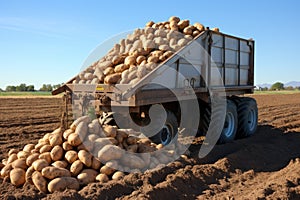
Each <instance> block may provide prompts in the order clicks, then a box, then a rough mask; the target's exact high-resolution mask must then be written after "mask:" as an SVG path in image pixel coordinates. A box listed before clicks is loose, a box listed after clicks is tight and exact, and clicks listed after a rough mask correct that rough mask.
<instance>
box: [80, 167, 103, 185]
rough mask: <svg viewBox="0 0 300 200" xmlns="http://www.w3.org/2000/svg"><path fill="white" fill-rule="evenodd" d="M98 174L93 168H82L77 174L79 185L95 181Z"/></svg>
mask: <svg viewBox="0 0 300 200" xmlns="http://www.w3.org/2000/svg"><path fill="white" fill-rule="evenodd" d="M98 174H99V173H98V172H97V171H96V170H94V169H84V170H82V172H81V173H80V174H78V176H77V179H78V181H79V184H80V185H87V184H89V183H92V182H95V180H96V176H97V175H98Z"/></svg>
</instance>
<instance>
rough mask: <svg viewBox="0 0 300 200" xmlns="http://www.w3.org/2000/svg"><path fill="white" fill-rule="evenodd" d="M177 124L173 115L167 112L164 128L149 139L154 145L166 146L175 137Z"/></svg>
mask: <svg viewBox="0 0 300 200" xmlns="http://www.w3.org/2000/svg"><path fill="white" fill-rule="evenodd" d="M177 132H178V122H177V118H176V116H175V114H174V113H173V112H171V111H167V119H166V122H165V124H164V127H163V128H162V129H161V130H160V131H159V132H158V133H157V134H156V135H155V136H153V137H151V138H150V139H151V140H152V141H153V142H154V143H156V144H163V145H164V146H165V145H168V144H169V143H171V142H172V140H174V139H175V138H176V136H177Z"/></svg>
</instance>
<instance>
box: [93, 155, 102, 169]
mask: <svg viewBox="0 0 300 200" xmlns="http://www.w3.org/2000/svg"><path fill="white" fill-rule="evenodd" d="M91 167H92V168H93V169H94V170H98V169H100V167H101V162H100V160H99V159H98V158H96V157H93V158H92V166H91Z"/></svg>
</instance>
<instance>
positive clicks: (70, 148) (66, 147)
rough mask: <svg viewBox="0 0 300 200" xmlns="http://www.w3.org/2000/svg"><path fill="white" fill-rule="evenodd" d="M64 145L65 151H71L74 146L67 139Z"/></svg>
mask: <svg viewBox="0 0 300 200" xmlns="http://www.w3.org/2000/svg"><path fill="white" fill-rule="evenodd" d="M62 147H63V149H64V150H65V151H69V150H72V149H73V146H72V145H70V144H69V143H68V142H67V141H66V142H64V143H63V144H62Z"/></svg>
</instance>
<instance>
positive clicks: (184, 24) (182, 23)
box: [178, 20, 190, 30]
mask: <svg viewBox="0 0 300 200" xmlns="http://www.w3.org/2000/svg"><path fill="white" fill-rule="evenodd" d="M189 25H190V21H189V20H180V22H178V28H179V29H180V30H183V29H184V28H185V27H187V26H189Z"/></svg>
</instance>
